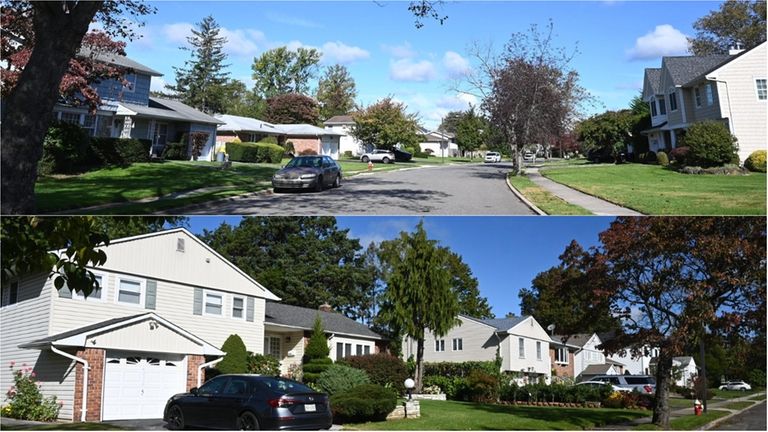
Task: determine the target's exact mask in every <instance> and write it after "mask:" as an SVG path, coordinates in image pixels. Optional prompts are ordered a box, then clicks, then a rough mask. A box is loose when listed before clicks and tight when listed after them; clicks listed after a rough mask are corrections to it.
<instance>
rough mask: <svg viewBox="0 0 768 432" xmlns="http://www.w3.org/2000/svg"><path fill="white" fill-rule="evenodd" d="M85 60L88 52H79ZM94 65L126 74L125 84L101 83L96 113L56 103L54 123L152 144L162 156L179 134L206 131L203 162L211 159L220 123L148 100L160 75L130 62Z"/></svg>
mask: <svg viewBox="0 0 768 432" xmlns="http://www.w3.org/2000/svg"><path fill="white" fill-rule="evenodd" d="M81 54H82V55H88V53H81ZM94 57H95V58H96V60H98V61H101V62H104V63H109V64H113V65H115V66H118V67H121V68H124V69H126V70H127V71H128V72H127V73H126V74H125V80H126V81H127V82H128V84H127V85H123V83H121V82H118V81H117V80H104V81H101V82H98V83H95V84H94V85H93V87H94V88H95V89H96V91H97V92H98V94H99V96H100V97H101V99H102V105H101V106H100V107H99V109H98V110H97V111H96V113H93V114H91V113H89V112H88V109H86V108H84V107H79V106H69V105H64V104H58V105H56V107H55V108H54V118H55V119H57V120H59V121H63V122H67V123H74V124H77V125H80V126H81V127H82V128H84V129H86V130H87V131H88V133H89V134H90V135H91V136H99V137H116V138H136V139H146V140H150V141H151V142H152V150H151V151H152V153H153V154H155V155H160V154H161V153H162V151H163V148H164V147H165V145H166V144H167V143H169V142H174V141H178V140H179V139H180V138H181V136H182V135H183V134H187V136H189V134H190V133H191V132H205V133H207V134H208V141H207V143H206V144H205V146H204V148H203V150H202V154H201V156H200V159H201V160H213V158H214V143H215V142H216V126H217V125H218V124H219V123H220V121H219V120H218V119H216V118H214V117H212V116H209V115H207V114H205V113H203V112H201V111H198V110H196V109H194V108H192V107H190V106H188V105H185V104H183V103H181V102H179V101H175V100H170V99H164V98H158V97H154V96H150V95H149V89H150V84H151V80H152V77H160V76H162V74H161V73H160V72H158V71H156V70H154V69H152V68H149V67H147V66H145V65H143V64H141V63H138V62H136V61H134V60H132V59H130V58H128V57H124V56H119V55H114V54H95V55H94Z"/></svg>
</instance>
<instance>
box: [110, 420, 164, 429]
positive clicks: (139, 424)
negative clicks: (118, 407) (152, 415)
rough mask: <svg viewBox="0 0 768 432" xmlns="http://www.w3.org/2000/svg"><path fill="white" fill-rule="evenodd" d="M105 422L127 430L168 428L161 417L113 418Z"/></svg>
mask: <svg viewBox="0 0 768 432" xmlns="http://www.w3.org/2000/svg"><path fill="white" fill-rule="evenodd" d="M104 423H105V424H110V425H114V426H117V427H119V428H123V429H128V430H143V431H145V430H146V431H157V430H168V428H167V427H166V426H165V422H164V421H163V419H140V420H113V421H106V422H104Z"/></svg>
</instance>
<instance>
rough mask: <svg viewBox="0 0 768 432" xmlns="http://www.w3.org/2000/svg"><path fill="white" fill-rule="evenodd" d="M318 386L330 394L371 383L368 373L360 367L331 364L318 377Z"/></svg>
mask: <svg viewBox="0 0 768 432" xmlns="http://www.w3.org/2000/svg"><path fill="white" fill-rule="evenodd" d="M316 383H317V386H318V387H320V389H321V390H322V391H324V392H326V393H328V394H329V395H334V394H336V393H341V392H344V391H346V390H349V389H351V388H355V387H357V386H360V385H363V384H370V383H371V379H370V378H368V374H366V373H365V371H362V370H360V369H355V368H353V367H350V366H344V365H340V364H335V365H331V366H329V367H328V369H326V370H325V371H323V373H321V374H320V376H319V377H318V378H317V382H316Z"/></svg>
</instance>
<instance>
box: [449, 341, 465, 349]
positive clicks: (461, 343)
mask: <svg viewBox="0 0 768 432" xmlns="http://www.w3.org/2000/svg"><path fill="white" fill-rule="evenodd" d="M452 345H453V350H454V351H464V339H463V338H453V341H452Z"/></svg>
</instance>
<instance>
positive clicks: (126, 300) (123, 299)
mask: <svg viewBox="0 0 768 432" xmlns="http://www.w3.org/2000/svg"><path fill="white" fill-rule="evenodd" d="M142 285H143V284H142V283H141V282H139V281H135V280H127V279H119V280H118V282H117V287H118V288H117V302H118V303H121V304H127V305H138V306H140V305H141V304H142V300H143V298H142V297H144V296H143V294H144V289H143V286H142Z"/></svg>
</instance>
